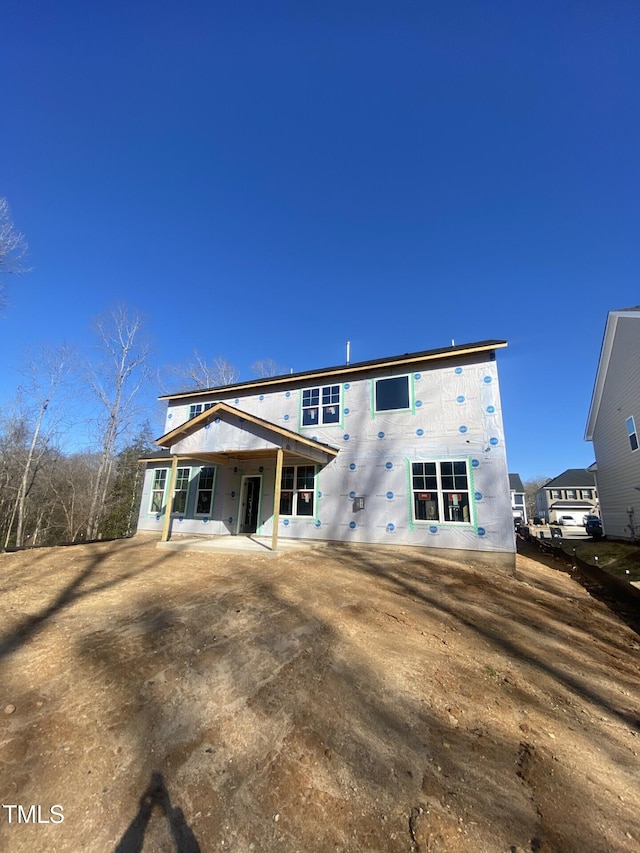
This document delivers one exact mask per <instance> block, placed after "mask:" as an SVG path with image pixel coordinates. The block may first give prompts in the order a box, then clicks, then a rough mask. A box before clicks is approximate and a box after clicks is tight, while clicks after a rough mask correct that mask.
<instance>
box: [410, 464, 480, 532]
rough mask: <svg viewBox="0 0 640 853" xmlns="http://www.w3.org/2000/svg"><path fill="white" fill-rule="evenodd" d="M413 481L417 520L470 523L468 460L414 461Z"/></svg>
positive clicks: (414, 508)
mask: <svg viewBox="0 0 640 853" xmlns="http://www.w3.org/2000/svg"><path fill="white" fill-rule="evenodd" d="M411 481H412V495H413V517H414V520H415V521H441V522H451V523H457V524H469V523H470V522H471V498H470V492H469V472H468V468H467V463H466V461H458V462H456V461H446V462H412V463H411Z"/></svg>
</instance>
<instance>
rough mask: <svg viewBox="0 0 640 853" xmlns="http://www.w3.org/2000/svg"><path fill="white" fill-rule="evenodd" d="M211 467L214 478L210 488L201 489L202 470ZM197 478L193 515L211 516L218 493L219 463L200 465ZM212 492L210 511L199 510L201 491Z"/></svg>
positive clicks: (196, 516)
mask: <svg viewBox="0 0 640 853" xmlns="http://www.w3.org/2000/svg"><path fill="white" fill-rule="evenodd" d="M208 469H211V470H212V471H213V479H212V481H211V488H210V489H201V488H200V477H201V475H202V472H203V471H205V470H208ZM195 479H196V486H195V503H194V504H193V517H194V518H211V517H212V516H213V502H214V500H215V495H216V484H217V482H218V467H217V465H200V466H199V468H198V474H197V477H196V478H195ZM209 491H210V492H211V506H210V509H209V512H198V498H199V497H200V492H209Z"/></svg>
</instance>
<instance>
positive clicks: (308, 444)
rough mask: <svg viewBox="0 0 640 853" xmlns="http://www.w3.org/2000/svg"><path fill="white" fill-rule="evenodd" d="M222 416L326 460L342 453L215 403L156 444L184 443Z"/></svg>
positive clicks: (168, 446)
mask: <svg viewBox="0 0 640 853" xmlns="http://www.w3.org/2000/svg"><path fill="white" fill-rule="evenodd" d="M221 415H222V416H223V418H224V416H225V415H226V416H232V417H233V418H238V419H239V420H240V421H246V422H248V423H250V424H253V425H255V426H258V427H260V428H262V429H263V430H266V431H267V433H269V434H271V435H273V436H274V440H275V441H276V443H277V442H278V441H279V442H280V444H282V445H284V443H285V442H288V443H293V444H294V445H295V446H296V447H297V446H302V447H303V448H308V449H309V450H313V451H316V452H318V451H320V453H321V454H322V456H324V458H325V460H328V459H329V458H333V457H335V456H337V455H338V453H339V452H340V451H339V450H338V449H337V448H335V447H332V446H331V445H329V444H324V443H323V442H321V441H316V440H314V439H312V438H306V437H305V436H303V435H300V434H299V433H297V432H292V430H289V429H285V428H284V427H280V426H278V425H277V424H274V423H271V421H266V420H264V419H263V418H259V417H257V416H256V415H250V414H249V413H248V412H243V411H242V410H241V409H237V408H235V407H234V406H230V405H229V404H228V403H215V405H213V406H211V408H210V409H205V410H204V412H201V413H200V414H199V415H197V416H196V417H195V418H191V420H188V421H185V422H184V423H182V424H180V425H179V426H177V427H175V429H172V430H171V431H170V432H167V433H165V435H163V436H160V438H158V439H156V444H157V445H159V446H160V447H165V448H170V447H171V446H172V445H173V444H176V443H177V442H178V441H182V439H184V438H186V437H187V436H189V435H191V434H192V433H194V432H197V431H198V430H200V429H202V428H204V427H205V426H206V425H207V424H209V423H210V422H211V421H212V420H214V419H216V418H220V416H221ZM287 447H288V445H287Z"/></svg>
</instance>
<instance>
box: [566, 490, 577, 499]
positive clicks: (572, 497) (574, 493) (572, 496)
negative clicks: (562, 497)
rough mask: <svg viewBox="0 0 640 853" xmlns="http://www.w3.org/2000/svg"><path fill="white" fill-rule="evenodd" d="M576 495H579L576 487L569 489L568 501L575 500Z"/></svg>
mask: <svg viewBox="0 0 640 853" xmlns="http://www.w3.org/2000/svg"><path fill="white" fill-rule="evenodd" d="M576 497H577V494H576V490H575V489H567V500H568V501H575V499H576Z"/></svg>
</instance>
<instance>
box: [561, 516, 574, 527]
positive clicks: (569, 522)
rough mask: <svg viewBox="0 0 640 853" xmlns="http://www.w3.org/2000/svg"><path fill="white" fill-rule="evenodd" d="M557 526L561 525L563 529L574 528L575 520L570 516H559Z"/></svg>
mask: <svg viewBox="0 0 640 853" xmlns="http://www.w3.org/2000/svg"><path fill="white" fill-rule="evenodd" d="M557 523H558V524H562V525H564V526H565V527H575V526H576V520H575V518H574V517H573V516H572V515H561V516H560V518H559V519H558V521H557Z"/></svg>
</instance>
